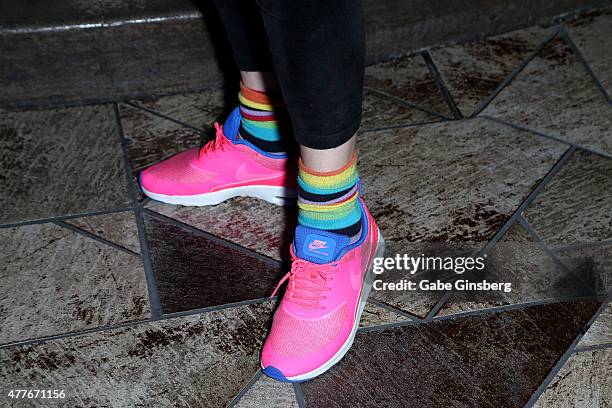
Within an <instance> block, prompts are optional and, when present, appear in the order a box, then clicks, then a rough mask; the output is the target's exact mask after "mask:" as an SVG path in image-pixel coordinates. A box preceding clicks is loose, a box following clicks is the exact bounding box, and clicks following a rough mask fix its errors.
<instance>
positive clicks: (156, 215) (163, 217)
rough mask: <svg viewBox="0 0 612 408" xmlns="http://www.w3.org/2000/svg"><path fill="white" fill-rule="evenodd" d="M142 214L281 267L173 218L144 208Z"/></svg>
mask: <svg viewBox="0 0 612 408" xmlns="http://www.w3.org/2000/svg"><path fill="white" fill-rule="evenodd" d="M143 212H144V213H146V214H147V215H150V216H152V217H154V218H157V219H158V220H161V221H166V222H169V223H171V224H173V225H175V226H177V227H179V228H182V229H185V230H187V231H190V232H192V233H194V234H196V235H200V236H203V237H205V238H207V239H209V240H211V241H213V242H214V243H216V244H219V245H223V246H225V247H230V248H233V249H236V250H238V251H240V252H247V253H248V254H249V255H251V256H253V257H255V258H257V259H259V260H260V261H263V262H265V263H267V264H268V265H271V266H281V267H282V266H283V262H281V261H279V260H278V259H274V258H272V257H269V256H267V255H264V254H260V253H259V252H256V251H253V250H252V249H249V248H246V247H244V246H242V245H240V244H237V243H235V242H232V241H229V240H226V239H224V238H221V237H218V236H216V235H214V234H211V233H210V232H206V231H203V230H201V229H199V228H196V227H194V226H193V225H189V224H185V223H183V222H181V221H179V220H176V219H174V218H171V217H168V216H166V215H164V214H160V213H158V212H156V211H153V210H151V209H149V208H144V209H143Z"/></svg>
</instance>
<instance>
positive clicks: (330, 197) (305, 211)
mask: <svg viewBox="0 0 612 408" xmlns="http://www.w3.org/2000/svg"><path fill="white" fill-rule="evenodd" d="M358 181H359V174H358V172H357V155H356V154H353V157H352V158H351V160H350V161H349V162H348V163H347V164H346V165H345V166H344V167H342V168H341V169H339V170H337V171H333V172H325V173H322V172H316V171H313V170H311V169H309V168H307V167H306V166H305V165H304V163H303V162H302V160H301V159H300V161H299V173H298V207H299V212H298V223H299V224H300V225H304V226H306V227H310V228H317V229H322V230H327V231H331V232H334V233H336V234H341V235H346V236H348V237H350V238H351V242H353V241H356V240H358V239H359V237H360V236H361V206H360V205H359V200H358V198H359V189H358V186H357V184H358Z"/></svg>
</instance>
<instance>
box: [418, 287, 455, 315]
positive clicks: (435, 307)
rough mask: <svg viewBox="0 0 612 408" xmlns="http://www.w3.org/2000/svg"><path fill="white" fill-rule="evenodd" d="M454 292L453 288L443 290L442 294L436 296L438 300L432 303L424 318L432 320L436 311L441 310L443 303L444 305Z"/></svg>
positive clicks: (436, 313)
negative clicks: (438, 296)
mask: <svg viewBox="0 0 612 408" xmlns="http://www.w3.org/2000/svg"><path fill="white" fill-rule="evenodd" d="M454 294H455V290H454V289H453V290H449V291H447V292H444V293H443V294H442V296H440V298H438V300H437V301H436V303H435V304H434V305H433V307H432V308H431V309H430V310H429V312H427V315H426V316H425V319H424V320H425V321H428V322H431V321H433V320H434V317H436V316H437V315H438V313H440V310H442V308H443V307H444V305H446V303H447V302H448V301H449V300H450V299H451V298H452V297H453V295H454Z"/></svg>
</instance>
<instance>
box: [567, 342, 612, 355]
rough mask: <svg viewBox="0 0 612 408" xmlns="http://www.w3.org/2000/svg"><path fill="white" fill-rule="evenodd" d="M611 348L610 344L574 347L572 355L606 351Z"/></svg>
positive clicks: (611, 344)
mask: <svg viewBox="0 0 612 408" xmlns="http://www.w3.org/2000/svg"><path fill="white" fill-rule="evenodd" d="M609 348H612V343H604V344H596V345H593V346H584V347H576V348H575V349H574V354H577V353H583V352H585V351H597V350H606V349H609Z"/></svg>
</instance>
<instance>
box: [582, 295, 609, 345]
mask: <svg viewBox="0 0 612 408" xmlns="http://www.w3.org/2000/svg"><path fill="white" fill-rule="evenodd" d="M602 344H611V345H612V303H608V305H607V306H606V308H605V309H604V310H603V311H602V312H601V314H600V315H599V317H597V319H596V320H595V321H594V322H593V324H592V325H591V327H589V330H588V331H587V332H586V334H585V335H584V337H582V339H580V343H578V347H589V346H599V345H602Z"/></svg>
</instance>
